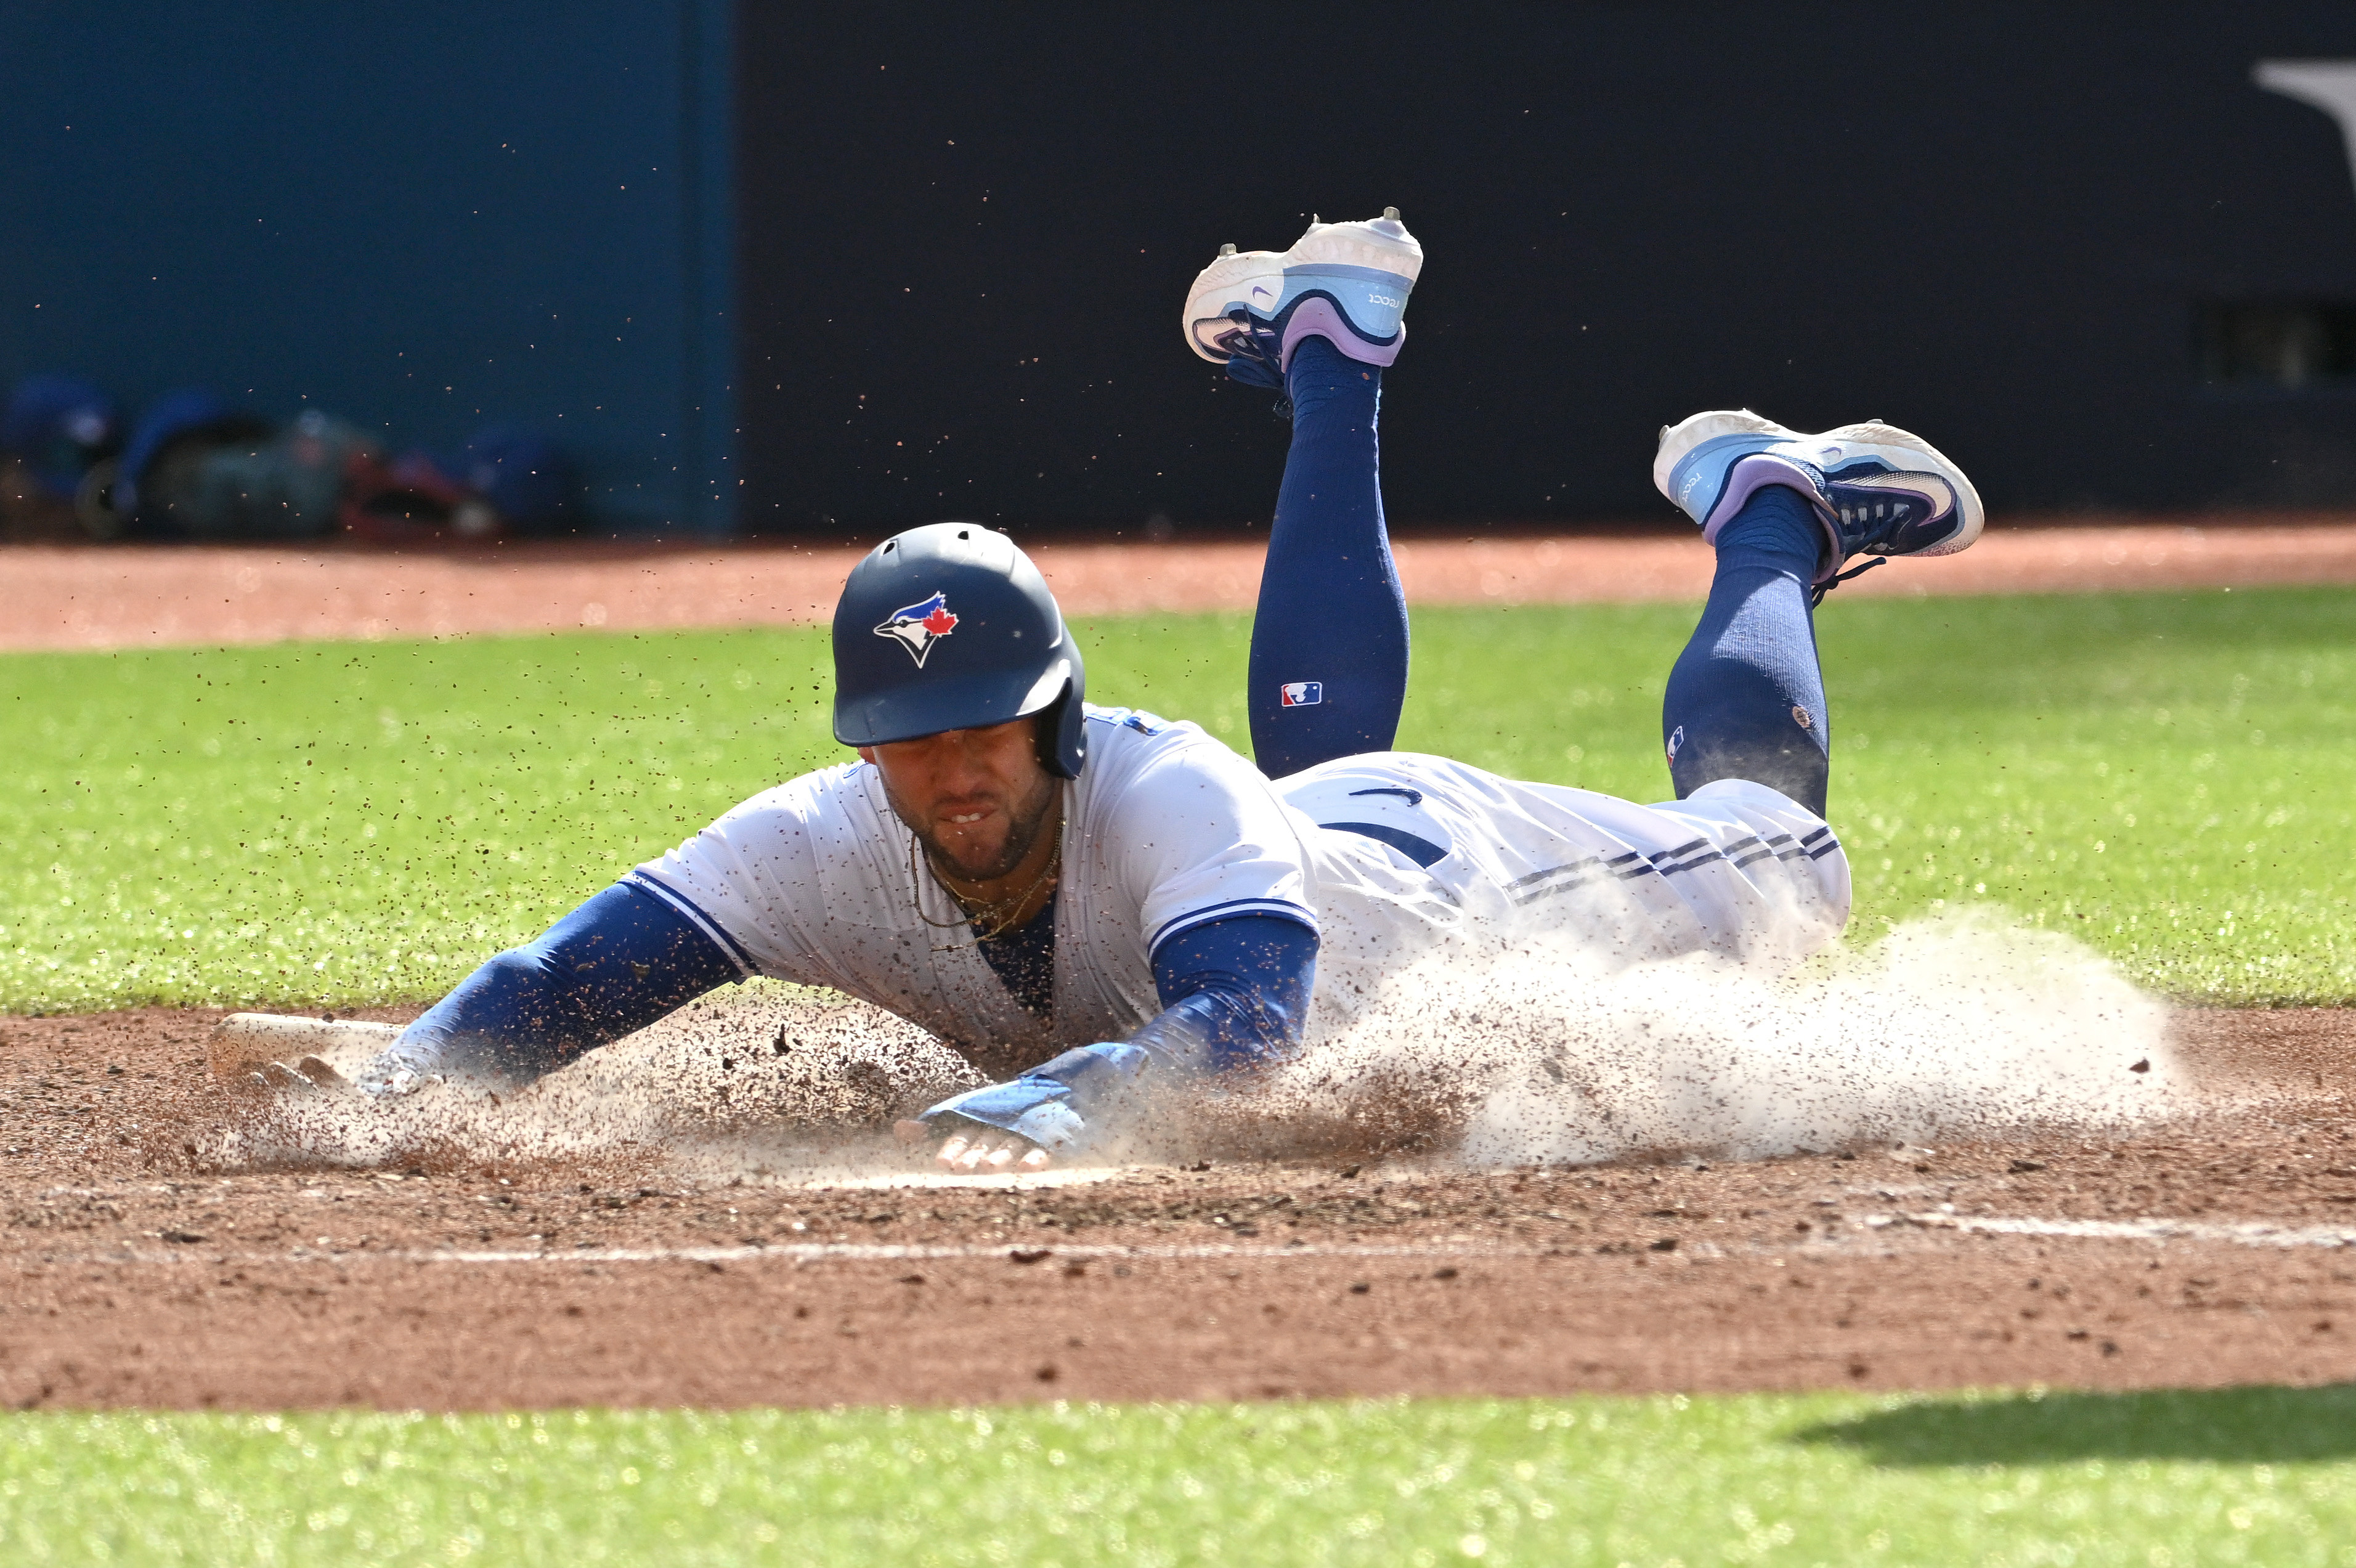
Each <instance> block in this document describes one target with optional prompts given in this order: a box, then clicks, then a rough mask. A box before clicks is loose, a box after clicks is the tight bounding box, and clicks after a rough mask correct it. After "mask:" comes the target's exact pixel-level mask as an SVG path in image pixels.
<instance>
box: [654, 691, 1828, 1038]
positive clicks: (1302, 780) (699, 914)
mask: <svg viewBox="0 0 2356 1568" xmlns="http://www.w3.org/2000/svg"><path fill="white" fill-rule="evenodd" d="M1087 725H1088V728H1087V767H1086V768H1083V769H1082V770H1081V775H1080V777H1079V779H1076V780H1075V781H1074V782H1073V783H1072V784H1071V785H1069V786H1068V787H1067V792H1066V800H1065V813H1064V828H1063V835H1064V837H1063V854H1064V863H1063V874H1062V879H1061V882H1060V884H1059V886H1058V890H1057V896H1056V900H1055V1006H1054V1008H1053V1010H1052V1012H1051V1014H1050V1015H1048V1016H1046V1017H1044V1018H1043V1017H1040V1016H1037V1015H1033V1014H1032V1013H1031V1012H1030V1011H1029V1010H1028V1009H1026V1008H1024V1007H1023V1005H1022V1004H1021V1003H1019V1002H1018V1001H1016V1000H1015V998H1014V996H1013V995H1012V993H1010V992H1009V991H1008V990H1007V988H1006V985H1005V983H1003V982H1002V981H1001V980H1000V979H999V977H998V975H997V973H996V972H995V971H993V970H992V969H991V967H990V964H989V962H988V961H986V960H985V959H984V958H983V957H982V956H981V954H980V952H979V951H978V950H976V948H975V946H974V937H973V933H972V931H971V929H969V928H968V927H967V926H965V925H964V924H963V921H962V918H961V912H960V910H959V909H958V906H957V904H956V903H955V902H954V901H953V900H952V899H951V898H950V897H948V894H947V893H946V892H945V891H944V890H943V889H942V888H941V887H940V886H939V885H938V884H937V882H936V881H935V880H934V878H933V876H932V875H931V874H930V872H929V871H927V870H924V869H922V868H920V866H919V865H918V856H917V851H916V844H915V840H914V836H913V835H912V834H911V833H910V832H908V830H907V828H906V827H905V826H904V825H903V824H902V823H901V822H900V821H899V819H898V818H897V817H895V816H894V814H893V812H892V808H891V806H890V804H889V802H888V801H887V800H885V798H884V792H883V780H882V779H881V778H879V777H878V775H877V774H876V771H875V769H874V768H873V767H872V766H870V765H868V764H866V763H864V762H848V763H844V764H841V765H840V766H838V767H834V768H823V769H821V770H819V772H816V773H809V774H805V775H803V776H802V777H801V778H799V779H793V780H791V781H790V782H787V783H785V784H781V785H779V786H777V787H776V789H769V790H766V791H765V792H763V793H761V794H759V795H756V796H755V797H754V798H753V799H752V800H747V801H745V802H744V804H743V805H741V806H738V807H737V808H736V809H735V810H734V811H730V812H729V813H728V814H727V815H725V816H723V817H722V818H721V819H720V820H719V821H718V822H714V823H712V826H710V827H708V828H706V829H704V830H703V831H702V832H700V833H698V834H697V835H696V836H695V837H693V838H691V839H690V840H689V841H688V842H687V843H683V844H681V845H680V847H679V848H677V849H675V850H673V851H671V852H670V853H669V854H666V855H663V856H662V857H661V858H659V859H657V860H651V861H648V862H647V863H646V864H645V865H641V866H639V867H638V868H637V870H636V871H634V872H632V873H631V874H630V876H629V878H628V880H630V881H632V882H634V883H635V884H637V886H640V887H642V888H645V889H646V890H648V891H649V892H652V893H653V894H655V895H656V896H657V897H661V898H662V899H664V900H665V901H666V902H667V903H669V905H671V906H672V907H673V908H676V909H678V910H679V911H680V913H681V914H682V915H684V916H685V917H686V918H688V919H689V920H691V921H692V922H693V923H694V924H695V925H696V926H698V927H699V928H700V929H702V930H703V931H704V932H705V933H706V934H707V935H709V936H711V937H712V939H713V940H715V941H717V942H718V943H719V945H720V946H721V947H722V948H723V950H726V951H727V952H728V953H729V954H730V955H731V956H732V957H733V958H734V960H735V961H736V962H737V963H738V964H739V965H740V966H741V967H742V968H743V970H744V972H746V973H747V974H752V973H759V974H766V975H771V976H774V977H776V978H778V979H782V980H789V981H795V982H798V983H802V984H806V985H823V986H830V987H832V988H833V989H835V990H837V991H841V992H844V993H848V994H850V995H852V996H856V997H859V998H861V999H862V1000H864V1001H867V1002H871V1003H873V1004H875V1005H877V1006H879V1007H883V1008H884V1009H886V1010H888V1011H890V1012H893V1013H895V1014H898V1015H900V1016H902V1017H904V1018H906V1019H908V1020H910V1021H911V1022H913V1023H915V1024H917V1025H919V1026H922V1027H924V1028H926V1029H928V1030H930V1031H932V1032H933V1033H934V1034H936V1035H937V1036H940V1037H941V1038H942V1039H944V1040H947V1041H948V1042H949V1043H951V1044H953V1045H955V1046H957V1047H959V1048H961V1049H963V1050H964V1051H965V1052H966V1053H967V1054H968V1055H969V1056H971V1057H972V1058H974V1059H975V1062H976V1065H978V1066H980V1067H981V1068H982V1069H983V1070H985V1071H990V1072H993V1073H999V1074H1006V1073H1012V1072H1013V1071H1017V1070H1020V1069H1023V1068H1024V1067H1028V1066H1032V1065H1035V1064H1036V1063H1038V1062H1040V1061H1042V1060H1044V1059H1045V1058H1048V1057H1051V1056H1053V1055H1055V1053H1056V1052H1058V1051H1061V1050H1063V1049H1066V1048H1067V1047H1072V1046H1076V1045H1086V1044H1089V1043H1091V1042H1094V1041H1098V1040H1118V1039H1124V1038H1126V1037H1127V1036H1130V1034H1132V1033H1134V1032H1135V1031H1136V1030H1137V1029H1138V1028H1139V1027H1141V1026H1143V1025H1144V1024H1145V1023H1146V1021H1147V1020H1149V1019H1150V1018H1151V1017H1152V1016H1153V1015H1155V1014H1156V1013H1158V1012H1160V1011H1161V1004H1160V1000H1159V998H1158V997H1157V995H1156V993H1155V991H1154V984H1153V966H1152V954H1153V952H1154V950H1156V949H1157V948H1159V947H1160V946H1161V945H1162V943H1163V942H1166V941H1168V940H1170V939H1171V938H1172V937H1173V936H1176V935H1177V934H1179V933H1180V932H1182V931H1185V930H1187V929H1191V928H1193V927H1195V926H1198V925H1202V924H1204V923H1205V922H1207V921H1212V920H1218V919H1223V918H1228V917H1232V916H1237V915H1247V914H1269V915H1278V916H1281V917H1284V918H1290V919H1294V920H1298V921H1301V922H1302V923H1303V924H1306V925H1308V926H1310V927H1312V928H1313V929H1316V930H1317V931H1318V932H1319V933H1320V936H1321V946H1320V950H1319V954H1318V964H1317V980H1316V986H1315V989H1314V992H1313V995H1312V1009H1311V1011H1312V1023H1311V1027H1312V1031H1320V1030H1322V1029H1323V1028H1330V1027H1332V1026H1334V1025H1335V1024H1336V1023H1338V1022H1341V1021H1345V1020H1346V1019H1347V1018H1348V1017H1350V1016H1352V1015H1355V1013H1356V1012H1357V1011H1358V1009H1359V1006H1360V1005H1361V1004H1362V1003H1363V1002H1364V1001H1365V999H1367V998H1369V997H1371V995H1372V994H1373V993H1375V992H1376V990H1377V989H1378V988H1379V986H1380V985H1381V983H1382V982H1383V981H1384V980H1386V979H1387V978H1388V977H1389V976H1391V975H1393V974H1396V973H1397V972H1398V971H1399V970H1400V969H1401V968H1402V967H1403V966H1404V965H1405V963H1406V962H1407V961H1408V960H1410V959H1412V958H1413V957H1415V956H1416V955H1417V954H1418V953H1419V952H1422V951H1424V950H1428V949H1429V948H1430V946H1432V945H1433V944H1434V943H1435V942H1436V941H1439V940H1444V939H1446V938H1448V937H1449V936H1451V935H1460V936H1461V935H1462V934H1464V933H1465V932H1466V931H1468V930H1494V931H1497V932H1500V933H1504V934H1512V933H1514V932H1517V931H1528V930H1530V929H1565V928H1567V927H1568V928H1576V929H1580V930H1582V931H1583V932H1586V933H1589V934H1591V936H1592V940H1594V941H1595V942H1596V943H1598V944H1599V945H1600V946H1601V947H1604V948H1607V949H1609V950H1613V951H1616V952H1620V953H1622V954H1624V955H1625V956H1627V957H1628V958H1631V959H1636V958H1643V957H1648V956H1655V955H1667V954H1672V953H1677V952H1685V951H1690V950H1696V949H1703V948H1708V949H1715V950H1720V951H1725V952H1728V953H1730V954H1735V955H1739V956H1751V955H1759V956H1765V957H1770V958H1776V959H1788V958H1791V957H1796V956H1798V955H1799V954H1801V953H1804V952H1805V951H1807V950H1811V949H1813V948H1814V947H1815V946H1818V945H1820V944H1821V943H1822V942H1823V941H1825V940H1827V939H1828V938H1829V937H1830V936H1831V935H1832V934H1833V933H1834V932H1836V931H1837V930H1838V929H1839V928H1840V926H1841V924H1842V922H1843V921H1845V920H1846V919H1847V913H1848V867H1847V861H1846V860H1845V858H1844V857H1843V855H1842V854H1841V851H1840V846H1839V844H1838V843H1837V842H1836V841H1835V840H1834V838H1833V835H1832V832H1831V830H1830V829H1829V828H1828V827H1826V825H1825V823H1824V822H1823V821H1822V820H1821V819H1820V818H1818V817H1816V816H1815V814H1814V813H1812V812H1810V811H1806V810H1805V809H1804V808H1803V807H1800V806H1798V805H1795V804H1794V803H1793V802H1792V801H1791V800H1788V799H1786V798H1785V797H1784V796H1783V795H1781V794H1778V793H1776V792H1775V791H1774V790H1772V789H1767V788H1765V787H1764V786H1762V785H1757V784H1745V783H1739V782H1727V783H1719V784H1712V785H1709V786H1707V787H1705V788H1704V789H1699V790H1697V791H1696V792H1695V793H1694V795H1693V796H1692V797H1691V798H1689V799H1687V800H1681V801H1677V802H1676V803H1674V804H1668V805H1659V806H1639V805H1634V804H1632V803H1630V802H1628V801H1625V800H1615V799H1613V798H1612V797H1611V796H1608V795H1598V794H1595V793H1593V792H1591V791H1589V790H1584V789H1567V788H1563V787H1560V786H1556V785H1547V784H1523V783H1516V782H1515V781H1513V780H1510V779H1500V778H1498V777H1496V776H1495V775H1494V774H1490V773H1484V772H1483V771H1482V770H1481V769H1479V768H1470V767H1466V766H1465V765H1463V764H1462V763H1457V762H1451V761H1449V760H1447V759H1445V758H1443V757H1423V756H1418V755H1414V754H1411V753H1405V752H1377V753H1371V754H1368V755H1366V756H1363V757H1344V758H1341V759H1340V760H1338V761H1335V762H1331V763H1327V764H1325V765H1323V766H1322V767H1319V768H1309V769H1306V770H1305V771H1303V772H1301V773H1297V774H1294V775H1292V776H1291V777H1290V778H1287V779H1279V780H1277V781H1275V782H1273V783H1271V782H1270V781H1269V779H1265V778H1263V777H1262V776H1261V775H1260V773H1259V770H1258V768H1254V767H1253V766H1252V765H1251V763H1249V762H1248V761H1246V760H1245V759H1244V758H1243V757H1238V756H1237V754H1236V753H1235V752H1233V751H1231V750H1229V749H1228V748H1227V747H1226V746H1224V745H1223V744H1221V743H1220V742H1219V741H1217V740H1215V739H1213V738H1212V737H1211V736H1208V735H1206V734H1205V733H1204V732H1203V731H1202V730H1201V729H1200V728H1198V727H1197V726H1195V725H1192V724H1173V723H1170V722H1167V721H1164V720H1162V719H1159V718H1155V717H1154V716H1153V715H1151V714H1142V713H1138V712H1134V711H1132V710H1130V709H1125V708H1098V707H1090V708H1089V709H1088V710H1087ZM1329 824H1352V825H1351V826H1333V825H1329Z"/></svg>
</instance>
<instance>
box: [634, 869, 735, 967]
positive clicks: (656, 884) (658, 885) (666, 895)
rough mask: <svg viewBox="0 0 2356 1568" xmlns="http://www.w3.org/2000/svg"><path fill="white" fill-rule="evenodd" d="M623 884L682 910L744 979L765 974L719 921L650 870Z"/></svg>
mask: <svg viewBox="0 0 2356 1568" xmlns="http://www.w3.org/2000/svg"><path fill="white" fill-rule="evenodd" d="M622 880H623V881H624V882H626V883H627V884H629V885H630V886H634V887H637V888H640V889H642V890H644V891H646V892H648V893H650V894H652V895H654V897H658V898H659V899H661V900H662V901H663V902H664V903H666V904H668V905H669V906H670V907H671V908H674V909H676V910H678V911H679V912H680V915H682V916H684V917H685V918H686V919H687V921H688V923H689V924H691V925H692V926H693V927H695V929H697V930H700V931H701V932H702V933H703V934H704V935H705V936H707V937H710V938H711V939H712V943H713V945H714V946H716V947H718V948H719V949H720V950H721V951H722V952H723V953H725V954H727V955H728V959H729V961H730V962H732V963H734V965H735V966H736V968H737V970H738V971H739V976H740V978H741V977H742V976H744V975H754V974H758V973H760V972H761V966H760V965H759V964H757V963H755V962H754V961H753V955H752V954H751V953H748V952H746V951H745V950H744V944H742V943H741V942H739V941H737V940H736V939H735V938H734V937H732V936H730V935H729V934H728V932H727V929H725V928H724V927H723V926H722V925H721V924H720V922H719V921H717V920H715V919H713V918H712V917H711V916H709V915H707V914H705V913H704V912H703V911H702V910H701V909H700V908H696V904H695V900H694V899H692V898H691V897H688V896H687V895H686V894H684V893H681V892H680V891H679V889H677V888H675V887H673V886H670V885H669V884H668V883H666V882H664V881H663V880H662V878H660V877H659V876H657V875H654V874H653V873H652V872H650V871H648V870H647V869H646V868H645V867H643V866H641V867H639V868H638V869H637V870H636V871H633V872H631V873H630V874H629V875H626V876H625V877H623V878H622Z"/></svg>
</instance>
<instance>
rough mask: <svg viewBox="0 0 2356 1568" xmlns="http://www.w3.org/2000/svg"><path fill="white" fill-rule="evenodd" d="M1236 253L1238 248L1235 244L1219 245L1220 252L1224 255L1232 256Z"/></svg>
mask: <svg viewBox="0 0 2356 1568" xmlns="http://www.w3.org/2000/svg"><path fill="white" fill-rule="evenodd" d="M1235 253H1236V248H1235V247H1234V246H1233V245H1222V246H1220V247H1219V254H1221V255H1223V256H1232V255H1234V254H1235Z"/></svg>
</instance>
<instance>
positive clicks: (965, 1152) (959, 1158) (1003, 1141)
mask: <svg viewBox="0 0 2356 1568" xmlns="http://www.w3.org/2000/svg"><path fill="white" fill-rule="evenodd" d="M894 1131H895V1132H897V1133H899V1134H900V1136H901V1138H902V1139H903V1141H905V1142H908V1143H915V1142H917V1141H918V1140H920V1139H922V1138H924V1137H925V1136H926V1134H928V1133H931V1131H932V1129H931V1128H929V1127H927V1126H926V1125H925V1124H924V1123H923V1122H901V1123H900V1124H899V1126H898V1127H896V1128H894ZM1054 1158H1055V1155H1051V1154H1049V1153H1048V1152H1047V1151H1046V1150H1044V1149H1043V1148H1041V1147H1040V1146H1039V1145H1038V1144H1034V1143H1033V1142H1032V1141H1031V1140H1030V1139H1028V1138H1025V1137H1023V1136H1022V1135H1020V1134H1019V1133H1001V1132H1000V1131H998V1130H997V1129H996V1128H994V1127H972V1126H968V1127H962V1128H959V1129H958V1131H956V1132H954V1133H950V1134H949V1135H948V1137H946V1138H944V1139H942V1140H941V1146H940V1148H939V1150H938V1151H937V1152H936V1153H935V1154H934V1155H933V1159H934V1161H935V1163H936V1164H937V1165H939V1166H940V1167H941V1168H942V1169H943V1170H948V1171H961V1172H980V1173H982V1174H984V1175H993V1174H996V1173H999V1172H1002V1171H1035V1170H1044V1169H1045V1168H1046V1166H1047V1164H1048V1162H1049V1161H1051V1160H1053V1159H1054Z"/></svg>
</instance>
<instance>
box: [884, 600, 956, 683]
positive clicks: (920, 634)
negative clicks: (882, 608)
mask: <svg viewBox="0 0 2356 1568" xmlns="http://www.w3.org/2000/svg"><path fill="white" fill-rule="evenodd" d="M957 623H958V618H957V617H956V616H954V615H952V614H950V613H949V601H948V595H946V594H935V595H934V596H932V597H931V598H929V599H923V600H920V601H918V602H917V603H916V604H913V605H903V606H901V607H899V608H898V609H896V610H894V611H893V612H892V613H891V615H890V616H889V617H888V618H885V620H884V622H883V625H882V626H879V627H877V628H875V635H876V636H878V637H888V638H891V639H894V640H895V641H897V642H898V643H899V644H900V646H901V647H903V648H905V649H906V650H908V657H909V658H911V659H913V660H916V668H917V669H919V670H922V669H923V668H924V667H925V655H926V654H927V653H930V652H931V651H932V650H933V644H934V643H936V642H938V641H939V640H940V639H943V638H945V637H947V636H948V634H949V633H951V632H953V631H955V630H956V629H957Z"/></svg>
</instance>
